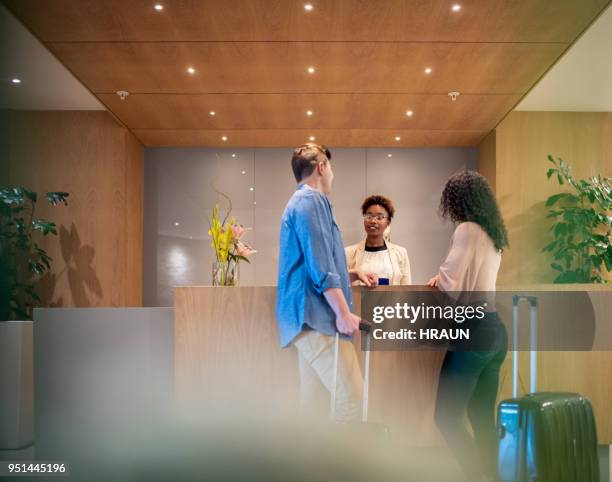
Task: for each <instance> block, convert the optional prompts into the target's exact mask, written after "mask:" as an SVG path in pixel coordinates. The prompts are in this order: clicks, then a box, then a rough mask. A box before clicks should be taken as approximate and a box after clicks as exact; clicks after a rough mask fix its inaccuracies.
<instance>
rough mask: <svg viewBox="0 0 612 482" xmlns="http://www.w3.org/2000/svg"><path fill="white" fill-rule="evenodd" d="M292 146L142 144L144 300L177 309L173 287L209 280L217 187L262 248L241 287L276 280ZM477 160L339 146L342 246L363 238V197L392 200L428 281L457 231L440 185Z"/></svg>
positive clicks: (445, 152)
mask: <svg viewBox="0 0 612 482" xmlns="http://www.w3.org/2000/svg"><path fill="white" fill-rule="evenodd" d="M291 152H292V149H290V148H286V149H285V148H267V149H264V148H256V149H251V148H249V149H233V150H232V149H213V148H150V149H145V253H144V256H145V257H144V283H143V286H144V304H145V306H166V305H171V304H172V303H173V301H172V300H173V298H172V286H176V285H193V284H204V285H205V284H210V279H211V266H212V262H213V256H214V255H213V252H212V248H210V241H209V239H208V236H207V230H208V223H207V218H210V215H211V212H212V207H213V206H214V204H215V199H216V193H215V191H214V189H213V186H215V187H216V188H217V189H218V190H220V191H222V192H224V193H226V194H228V195H229V196H230V197H231V199H232V203H233V208H234V210H233V215H234V216H235V217H236V218H237V220H238V221H239V222H241V223H242V224H243V225H245V226H250V227H253V232H252V233H249V235H248V236H247V238H246V239H245V240H246V241H247V242H248V243H250V244H252V245H253V246H254V247H255V248H256V249H257V251H258V253H257V254H255V255H254V256H253V257H252V264H250V265H246V264H242V265H241V284H243V285H253V284H254V285H274V284H276V270H277V258H278V232H279V223H280V218H281V215H282V212H283V209H284V207H285V204H286V202H287V200H288V198H289V197H290V196H291V194H292V193H293V191H294V189H295V180H294V178H293V174H292V172H291V165H290V159H291ZM232 154H236V157H232ZM388 154H392V157H388ZM477 159H478V151H477V150H476V149H466V148H405V149H402V148H395V149H383V148H380V149H379V148H338V149H332V163H333V168H334V173H335V182H334V193H333V195H332V196H331V201H332V204H333V206H334V213H335V216H336V220H337V222H338V224H339V225H340V228H341V229H342V234H343V237H344V241H345V244H347V245H348V244H352V243H355V242H357V241H359V240H360V239H361V238H362V236H363V224H362V218H361V211H360V206H361V203H362V202H363V199H364V198H365V197H366V196H367V195H370V194H383V195H385V196H388V197H389V198H391V200H392V201H393V202H394V204H395V207H396V211H397V212H396V217H395V219H394V221H393V225H392V241H393V242H395V243H397V244H401V245H403V246H405V247H406V248H407V249H408V254H409V256H410V260H411V264H412V275H413V280H414V282H415V284H422V283H424V282H426V281H427V279H429V277H430V276H431V275H432V274H434V272H435V271H436V269H437V267H438V266H439V264H440V262H441V261H442V259H443V258H444V255H445V254H446V250H447V248H448V240H449V237H450V235H451V233H452V226H450V225H448V224H443V223H442V222H441V220H440V218H439V216H438V214H437V207H438V202H439V198H440V193H441V190H442V187H443V186H444V183H445V181H446V179H447V178H448V177H449V176H450V175H451V174H453V173H455V172H457V171H461V170H464V169H476V166H477ZM243 171H244V172H245V174H242V172H243ZM251 187H253V188H254V190H253V191H250V188H251ZM175 222H179V226H175V224H174V223H175ZM190 237H191V238H192V239H190Z"/></svg>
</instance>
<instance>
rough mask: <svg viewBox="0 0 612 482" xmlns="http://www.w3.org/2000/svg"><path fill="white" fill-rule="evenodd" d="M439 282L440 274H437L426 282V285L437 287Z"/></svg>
mask: <svg viewBox="0 0 612 482" xmlns="http://www.w3.org/2000/svg"><path fill="white" fill-rule="evenodd" d="M439 283H440V275H439V274H437V275H435V276H434V277H433V278H431V279H430V280H429V281H428V282H427V286H429V287H431V288H437V287H438V284H439Z"/></svg>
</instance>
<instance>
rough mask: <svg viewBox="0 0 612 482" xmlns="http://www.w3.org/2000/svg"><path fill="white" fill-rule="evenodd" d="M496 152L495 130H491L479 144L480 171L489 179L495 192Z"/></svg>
mask: <svg viewBox="0 0 612 482" xmlns="http://www.w3.org/2000/svg"><path fill="white" fill-rule="evenodd" d="M495 153H496V139H495V131H491V132H490V133H489V134H488V135H487V137H485V138H484V139H483V140H482V141H481V143H480V145H479V146H478V172H480V174H482V175H483V176H484V177H485V178H486V179H487V181H489V185H490V186H491V189H493V192H495V189H496V187H495V183H496V176H495V168H496V162H495Z"/></svg>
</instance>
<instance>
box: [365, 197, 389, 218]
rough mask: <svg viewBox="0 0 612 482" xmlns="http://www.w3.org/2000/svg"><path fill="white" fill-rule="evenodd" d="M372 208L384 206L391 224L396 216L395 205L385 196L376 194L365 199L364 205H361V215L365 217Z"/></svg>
mask: <svg viewBox="0 0 612 482" xmlns="http://www.w3.org/2000/svg"><path fill="white" fill-rule="evenodd" d="M370 206H382V207H383V208H384V209H385V211H387V214H388V215H389V222H391V220H392V219H393V216H395V208H394V207H393V203H392V202H391V199H389V198H386V197H385V196H381V195H380V194H374V195H373V196H369V197H367V198H365V201H363V204H362V205H361V214H364V215H365V213H366V211H367V210H368V208H369V207H370Z"/></svg>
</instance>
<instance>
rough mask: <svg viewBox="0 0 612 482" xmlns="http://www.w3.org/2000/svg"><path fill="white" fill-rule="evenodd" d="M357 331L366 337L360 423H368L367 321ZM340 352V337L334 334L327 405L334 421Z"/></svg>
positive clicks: (368, 332)
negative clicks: (330, 388)
mask: <svg viewBox="0 0 612 482" xmlns="http://www.w3.org/2000/svg"><path fill="white" fill-rule="evenodd" d="M359 330H360V331H361V332H363V333H364V335H365V337H366V351H365V370H364V371H365V373H364V376H363V402H362V409H361V421H362V422H367V421H368V394H369V392H370V387H369V381H370V324H369V323H368V322H367V321H364V320H361V321H360V322H359ZM339 351H340V335H339V334H338V332H336V339H335V340H334V367H333V370H334V371H333V377H332V391H331V400H330V405H329V418H330V419H331V420H334V419H335V418H336V387H337V383H338V352H339Z"/></svg>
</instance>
